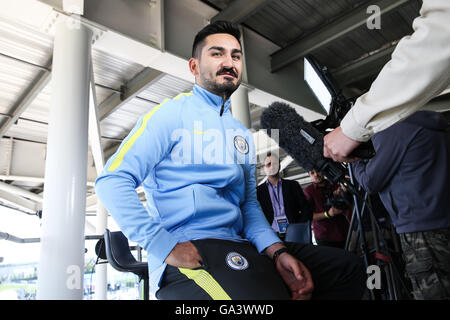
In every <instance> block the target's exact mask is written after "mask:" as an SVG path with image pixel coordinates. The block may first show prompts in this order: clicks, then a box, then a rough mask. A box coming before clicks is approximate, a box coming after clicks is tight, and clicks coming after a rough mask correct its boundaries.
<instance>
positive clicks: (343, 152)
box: [323, 127, 361, 162]
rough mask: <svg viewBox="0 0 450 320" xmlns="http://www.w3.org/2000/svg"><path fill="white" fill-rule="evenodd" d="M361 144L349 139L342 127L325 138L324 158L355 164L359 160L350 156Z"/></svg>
mask: <svg viewBox="0 0 450 320" xmlns="http://www.w3.org/2000/svg"><path fill="white" fill-rule="evenodd" d="M360 144H361V142H359V141H356V140H353V139H350V138H349V137H347V136H346V135H345V134H344V133H343V132H342V129H341V127H337V128H336V129H334V130H333V131H331V132H330V133H328V134H327V135H325V137H324V138H323V156H324V157H325V158H331V159H333V161H336V162H354V161H356V160H358V158H352V157H350V156H349V155H350V153H351V152H352V151H353V150H355V149H356V148H357V147H358V146H359V145H360Z"/></svg>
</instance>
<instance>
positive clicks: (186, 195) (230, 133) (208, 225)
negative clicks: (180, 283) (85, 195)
mask: <svg viewBox="0 0 450 320" xmlns="http://www.w3.org/2000/svg"><path fill="white" fill-rule="evenodd" d="M222 104H223V98H222V97H220V96H217V95H215V94H212V93H210V92H209V91H207V90H205V89H203V88H202V87H200V86H197V85H195V86H194V88H193V90H192V92H190V93H181V94H179V95H178V96H177V97H175V98H174V99H171V100H168V99H166V101H164V102H163V103H161V104H160V105H158V106H156V107H155V108H153V109H152V110H151V111H150V112H149V113H147V114H145V115H144V116H142V117H141V118H140V119H139V120H138V122H137V124H136V125H135V127H134V128H133V130H132V131H131V132H130V133H129V135H128V136H127V138H126V139H125V140H124V141H123V142H122V144H121V146H120V147H119V149H118V150H117V151H116V153H115V154H114V155H113V156H112V157H111V158H110V159H109V160H108V162H107V163H106V165H105V167H104V169H103V172H102V173H101V175H100V176H99V177H98V178H97V180H96V182H95V190H96V193H97V195H98V197H99V199H100V200H101V202H102V203H103V205H104V206H105V208H106V209H107V210H108V212H109V213H110V214H111V216H112V217H113V218H114V219H115V221H116V222H117V224H118V226H119V227H120V229H121V230H122V232H123V233H124V234H125V236H126V237H127V238H128V239H130V240H131V241H133V242H137V243H138V244H139V245H140V246H141V247H142V248H144V249H145V250H146V251H147V258H148V263H149V273H150V291H151V292H152V293H156V291H157V290H158V289H159V284H160V281H161V277H162V274H163V272H164V269H165V267H166V263H165V262H164V260H165V258H166V257H167V256H168V255H169V253H170V252H171V250H172V249H173V247H174V246H175V245H176V244H177V243H179V242H185V241H189V240H195V239H205V238H216V239H227V240H234V241H247V240H248V241H250V242H251V243H252V244H253V245H254V246H255V247H256V248H257V250H258V251H259V252H262V251H263V250H264V249H265V248H267V247H268V246H270V245H272V244H273V243H275V242H279V241H280V239H279V238H278V237H277V235H276V234H275V233H274V231H273V230H272V228H271V227H270V225H269V223H268V222H267V220H266V218H265V217H264V214H263V212H262V210H261V207H260V205H259V203H258V201H257V198H256V181H255V148H254V142H253V136H252V133H251V131H250V130H248V129H246V128H245V127H244V126H242V124H241V123H240V122H239V121H238V120H236V119H234V118H233V117H232V115H231V112H230V110H229V106H230V101H229V100H228V101H226V102H225V103H224V105H223V114H222V115H220V110H221V108H222ZM141 185H142V186H143V188H144V190H145V195H146V200H147V201H146V207H144V205H143V204H142V202H141V201H140V199H139V196H138V194H137V192H136V188H138V187H139V186H141Z"/></svg>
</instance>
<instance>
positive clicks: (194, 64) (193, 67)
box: [189, 58, 200, 77]
mask: <svg viewBox="0 0 450 320" xmlns="http://www.w3.org/2000/svg"><path fill="white" fill-rule="evenodd" d="M189 70H190V71H191V73H192V74H193V75H194V77H197V76H198V75H199V73H200V71H199V61H198V59H197V58H191V59H189Z"/></svg>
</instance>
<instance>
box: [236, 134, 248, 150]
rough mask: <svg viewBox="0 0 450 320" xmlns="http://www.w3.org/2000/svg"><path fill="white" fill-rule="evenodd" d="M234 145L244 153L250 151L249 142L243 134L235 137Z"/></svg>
mask: <svg viewBox="0 0 450 320" xmlns="http://www.w3.org/2000/svg"><path fill="white" fill-rule="evenodd" d="M234 147H235V148H236V150H237V151H239V152H240V153H242V154H247V153H248V143H247V140H245V138H244V137H241V136H236V137H234Z"/></svg>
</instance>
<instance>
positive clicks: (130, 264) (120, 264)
mask: <svg viewBox="0 0 450 320" xmlns="http://www.w3.org/2000/svg"><path fill="white" fill-rule="evenodd" d="M104 240H105V251H106V257H107V258H108V262H109V263H110V264H111V266H112V267H113V268H114V269H116V270H118V271H121V272H132V273H134V274H135V275H137V276H138V277H139V281H141V280H143V281H144V300H149V278H148V263H147V262H139V261H137V260H136V259H135V258H134V256H133V254H132V253H131V250H130V246H129V244H128V239H127V238H126V237H125V235H124V234H123V233H122V232H120V231H114V232H111V231H109V230H108V229H106V231H105V235H104Z"/></svg>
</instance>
